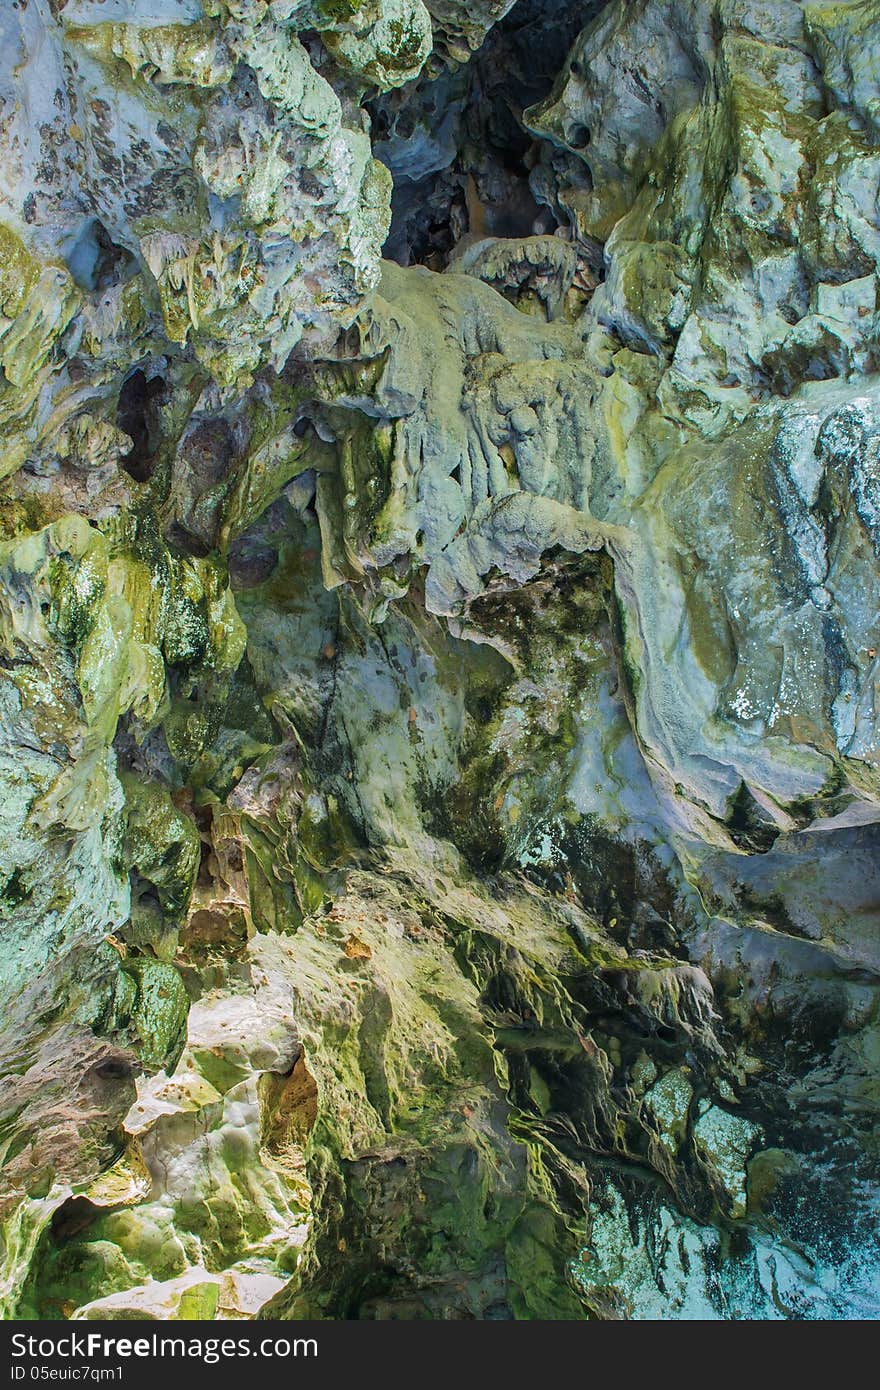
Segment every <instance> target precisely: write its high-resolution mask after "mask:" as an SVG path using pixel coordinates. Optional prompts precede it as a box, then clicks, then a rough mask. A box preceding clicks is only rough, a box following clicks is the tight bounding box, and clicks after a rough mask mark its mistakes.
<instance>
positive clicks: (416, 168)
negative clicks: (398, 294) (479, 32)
mask: <svg viewBox="0 0 880 1390" xmlns="http://www.w3.org/2000/svg"><path fill="white" fill-rule="evenodd" d="M599 9H601V3H594V4H587V5H584V4H583V3H580V4H579V3H577V0H557V3H555V4H550V5H547V4H544V3H542V0H519V3H518V4H516V5H514V6H513V8H512V9H511V10H510V12H509V14H507V15H506V16H505V18H504V19H502V20H501V21H500V22H499V23H498V24H496V25H495V26H494V27H493V28H492V29H491V30H490V32H489V34H488V36H487V38H486V41H485V43H484V44H483V45H482V47H481V48H480V49H479V50H478V52H476V53H475V54H474V56H473V57H472V58H471V60H470V62H468V63H467V64H465V65H464V66H463V67H460V68H456V69H451V70H449V69H446V68H443V69H442V70H440V71H439V72H438V71H437V69H436V68H434V69H433V70H430V71H429V72H428V73H427V75H425V76H423V77H421V78H419V79H417V80H416V81H415V82H412V83H409V84H408V85H407V86H405V87H402V88H399V89H397V90H395V91H392V92H389V93H386V94H385V95H383V96H381V97H377V98H376V99H375V100H374V101H372V102H371V103H369V104H368V110H369V112H370V116H371V119H372V123H373V152H374V154H375V155H376V157H377V158H378V159H380V160H382V162H383V163H384V164H386V165H387V167H388V168H389V169H390V171H391V173H392V176H393V178H394V192H393V195H392V221H391V230H390V232H389V234H388V239H387V241H386V243H385V246H384V255H385V256H386V257H388V258H389V259H390V260H395V261H397V262H398V263H399V264H400V265H426V266H428V267H429V269H432V270H438V271H439V270H444V269H445V268H446V266H447V264H448V262H449V258H450V255H451V254H452V252H453V250H454V249H455V247H456V246H457V245H459V244H460V243H461V241H462V238H464V237H475V236H480V235H486V236H499V237H512V238H515V237H525V236H533V235H539V234H542V233H547V232H552V231H554V230H555V229H556V225H557V224H556V220H555V218H554V216H553V213H552V212H551V210H550V209H549V208H547V207H546V206H544V205H542V204H541V203H539V202H538V200H537V199H536V198H535V196H534V194H533V192H532V189H531V186H530V173H531V169H532V167H533V166H534V164H535V162H536V159H537V148H538V147H537V142H535V140H534V139H533V137H532V135H531V134H530V132H529V131H527V130H526V128H525V126H524V124H523V120H522V114H523V111H524V110H525V109H526V108H527V107H529V106H533V105H535V104H536V103H537V102H540V101H543V100H544V99H545V98H546V97H547V96H549V94H550V92H551V90H552V88H553V84H554V82H555V80H556V78H557V75H558V73H559V72H560V70H561V68H562V67H563V65H564V63H565V61H566V57H567V54H568V52H569V50H570V48H571V46H572V44H573V42H574V40H575V38H576V37H577V35H578V33H579V32H580V30H581V29H582V28H583V27H584V24H585V23H586V22H587V21H588V20H589V18H590V17H591V14H592V13H597V12H598V11H599ZM572 137H573V140H574V141H575V142H576V144H575V147H576V148H581V149H583V148H586V146H587V145H588V144H589V141H590V131H589V130H588V129H587V128H586V126H579V127H578V128H577V130H576V131H575V130H573V131H572Z"/></svg>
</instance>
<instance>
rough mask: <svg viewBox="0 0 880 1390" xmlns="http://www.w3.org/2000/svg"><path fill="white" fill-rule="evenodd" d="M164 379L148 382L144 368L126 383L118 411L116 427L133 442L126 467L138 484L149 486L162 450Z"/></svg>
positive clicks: (124, 383) (165, 388) (125, 460)
mask: <svg viewBox="0 0 880 1390" xmlns="http://www.w3.org/2000/svg"><path fill="white" fill-rule="evenodd" d="M166 390H167V387H166V383H165V379H164V377H161V376H154V377H151V378H149V379H148V377H147V374H146V372H145V371H143V370H142V369H141V368H140V367H138V368H136V369H135V371H133V372H130V373H129V375H128V376H127V377H126V378H125V381H124V382H123V383H122V389H121V391H120V392H119V403H118V406H117V409H116V424H117V426H118V427H119V429H121V430H122V431H123V433H124V434H127V435H128V437H129V438H130V440H131V449H130V450H129V452H128V453H127V454H126V455H125V456H124V457H123V459H122V467H123V468H124V469H125V471H126V473H127V474H128V475H129V477H131V478H134V480H135V482H136V483H147V482H149V481H150V479H151V478H152V476H153V472H154V470H155V466H156V453H157V451H158V448H159V435H160V431H159V406H160V405H161V404H162V402H163V401H164V399H165V396H166Z"/></svg>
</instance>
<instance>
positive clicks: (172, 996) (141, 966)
mask: <svg viewBox="0 0 880 1390" xmlns="http://www.w3.org/2000/svg"><path fill="white" fill-rule="evenodd" d="M122 968H123V971H124V973H125V974H126V975H128V976H129V977H130V978H131V979H132V980H133V981H134V982H135V984H136V986H137V995H136V997H135V1000H134V1004H133V1006H132V1010H131V1024H132V1027H133V1029H134V1031H135V1035H136V1039H137V1047H138V1052H139V1054H140V1056H141V1058H142V1060H143V1062H144V1065H145V1066H147V1067H150V1068H162V1069H164V1070H165V1071H167V1072H170V1071H172V1070H173V1069H174V1065H175V1063H176V1062H177V1059H178V1057H179V1056H180V1054H181V1052H182V1051H183V1047H184V1043H185V1042H186V1018H187V1014H188V1012H189V999H188V998H187V994H186V990H185V989H184V985H183V981H182V979H181V978H180V974H179V972H178V971H177V970H175V969H174V966H172V965H168V964H165V963H163V962H162V961H157V960H150V959H148V958H146V957H139V958H134V959H132V958H129V959H128V960H126V961H125V963H124V965H123V967H122Z"/></svg>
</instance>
